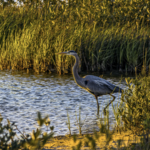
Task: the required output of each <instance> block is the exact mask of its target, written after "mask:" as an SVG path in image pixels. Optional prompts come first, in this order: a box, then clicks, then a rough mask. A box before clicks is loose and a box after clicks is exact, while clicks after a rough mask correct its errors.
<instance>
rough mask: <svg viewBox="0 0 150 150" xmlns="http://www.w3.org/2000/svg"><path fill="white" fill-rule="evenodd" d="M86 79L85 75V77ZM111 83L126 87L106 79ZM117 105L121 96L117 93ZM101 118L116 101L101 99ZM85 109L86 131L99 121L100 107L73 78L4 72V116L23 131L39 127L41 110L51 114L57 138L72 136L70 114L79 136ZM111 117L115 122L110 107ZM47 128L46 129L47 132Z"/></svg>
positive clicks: (0, 93) (0, 101)
mask: <svg viewBox="0 0 150 150" xmlns="http://www.w3.org/2000/svg"><path fill="white" fill-rule="evenodd" d="M81 76H82V75H81ZM103 78H105V79H107V80H108V81H110V82H111V83H113V84H115V85H118V86H120V87H121V88H125V83H124V82H122V83H120V79H121V78H120V77H108V76H107V77H106V76H104V77H103ZM114 95H115V96H116V100H115V101H114V103H113V104H114V105H115V104H117V102H120V96H121V94H118V93H115V94H114ZM98 99H99V104H100V115H101V114H102V115H103V113H102V108H104V107H105V106H106V104H107V103H108V102H109V101H110V99H112V98H111V97H110V96H109V95H104V96H101V97H99V98H98ZM79 107H81V121H82V123H83V127H82V130H83V131H86V130H89V127H93V126H94V125H95V124H96V122H97V116H96V113H97V104H96V100H95V98H94V96H93V95H91V94H90V93H88V92H87V91H85V90H83V89H81V88H80V87H78V86H77V85H76V83H75V82H74V80H73V77H72V75H62V76H59V75H49V74H41V75H34V74H26V73H19V72H18V73H12V72H7V71H0V114H1V115H2V117H3V118H4V123H5V122H6V119H9V120H10V121H13V122H16V125H17V126H18V128H19V130H21V131H22V132H26V133H30V132H31V131H32V130H33V129H36V128H37V123H36V117H37V112H38V111H40V112H41V113H42V115H43V116H45V115H48V116H49V118H50V120H51V125H54V132H55V136H56V135H65V134H68V133H69V132H68V127H67V112H68V114H69V117H70V125H71V131H72V133H74V132H75V133H78V125H77V120H78V118H79ZM110 118H111V119H114V115H113V111H112V106H111V105H110ZM46 129H47V128H46V127H43V130H45V131H46Z"/></svg>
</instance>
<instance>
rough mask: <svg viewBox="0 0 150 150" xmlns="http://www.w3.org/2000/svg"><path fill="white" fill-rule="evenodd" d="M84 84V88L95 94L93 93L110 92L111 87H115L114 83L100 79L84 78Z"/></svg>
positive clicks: (102, 93)
mask: <svg viewBox="0 0 150 150" xmlns="http://www.w3.org/2000/svg"><path fill="white" fill-rule="evenodd" d="M85 84H86V85H85V86H86V89H87V90H88V91H89V92H91V93H93V94H95V95H104V94H109V93H112V91H113V89H114V88H115V85H113V84H111V83H109V82H108V81H106V80H104V79H102V80H101V78H100V79H94V80H93V79H91V80H90V79H89V80H88V79H87V80H85Z"/></svg>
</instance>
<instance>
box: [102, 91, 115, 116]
mask: <svg viewBox="0 0 150 150" xmlns="http://www.w3.org/2000/svg"><path fill="white" fill-rule="evenodd" d="M109 95H110V96H112V97H113V100H111V101H110V102H109V104H107V106H106V107H105V108H104V114H105V115H106V108H107V107H108V106H109V105H110V104H111V103H112V102H113V101H114V100H115V98H116V97H115V96H114V95H111V94H109Z"/></svg>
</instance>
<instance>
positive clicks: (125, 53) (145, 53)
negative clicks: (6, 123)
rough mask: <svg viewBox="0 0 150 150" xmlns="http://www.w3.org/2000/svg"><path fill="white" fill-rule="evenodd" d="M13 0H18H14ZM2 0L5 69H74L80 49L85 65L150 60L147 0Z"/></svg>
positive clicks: (94, 67) (137, 64)
mask: <svg viewBox="0 0 150 150" xmlns="http://www.w3.org/2000/svg"><path fill="white" fill-rule="evenodd" d="M12 2H13V1H12ZM20 2H22V5H20V6H17V5H16V3H15V2H14V3H13V4H11V3H10V2H3V3H1V5H0V46H1V50H0V69H1V70H3V69H8V70H9V69H12V70H27V72H29V71H30V70H34V71H35V72H36V73H40V72H49V73H51V72H52V71H54V70H55V71H56V72H57V73H59V74H62V73H68V72H70V68H71V66H72V64H73V62H74V60H73V59H72V57H64V58H62V57H61V56H56V55H55V53H57V52H61V51H67V50H71V49H73V50H75V51H76V52H77V53H78V54H79V57H80V59H81V70H82V71H99V70H112V69H116V70H119V68H121V69H124V70H127V71H130V72H132V71H135V70H138V69H140V68H141V67H142V65H143V60H145V59H146V60H147V61H146V64H144V65H146V66H148V65H149V64H150V36H149V35H150V28H149V25H150V10H149V8H150V2H149V1H148V0H131V1H129V0H127V1H124V0H115V1H108V0H95V1H94V2H92V1H91V0H86V1H84V0H80V1H79V0H69V1H68V2H66V1H60V0H55V1H54V0H49V1H44V2H41V1H31V2H30V1H28V2H26V3H24V2H23V1H20Z"/></svg>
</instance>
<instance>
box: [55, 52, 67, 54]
mask: <svg viewBox="0 0 150 150" xmlns="http://www.w3.org/2000/svg"><path fill="white" fill-rule="evenodd" d="M56 54H61V55H66V54H68V53H67V52H60V53H56Z"/></svg>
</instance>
